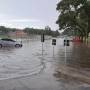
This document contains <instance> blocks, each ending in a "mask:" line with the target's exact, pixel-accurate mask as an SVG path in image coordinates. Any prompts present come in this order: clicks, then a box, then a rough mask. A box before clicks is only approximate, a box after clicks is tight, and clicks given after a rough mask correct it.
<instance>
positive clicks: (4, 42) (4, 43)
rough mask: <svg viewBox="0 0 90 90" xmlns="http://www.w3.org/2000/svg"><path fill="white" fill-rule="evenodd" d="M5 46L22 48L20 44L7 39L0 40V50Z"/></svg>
mask: <svg viewBox="0 0 90 90" xmlns="http://www.w3.org/2000/svg"><path fill="white" fill-rule="evenodd" d="M7 46H14V47H22V44H21V43H19V42H17V41H15V40H13V39H9V38H3V39H0V48H2V47H7Z"/></svg>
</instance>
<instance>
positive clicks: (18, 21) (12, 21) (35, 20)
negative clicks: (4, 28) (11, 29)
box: [0, 19, 41, 23]
mask: <svg viewBox="0 0 90 90" xmlns="http://www.w3.org/2000/svg"><path fill="white" fill-rule="evenodd" d="M0 22H2V23H29V22H31V23H32V22H35V23H37V22H41V21H40V20H38V19H2V20H0Z"/></svg>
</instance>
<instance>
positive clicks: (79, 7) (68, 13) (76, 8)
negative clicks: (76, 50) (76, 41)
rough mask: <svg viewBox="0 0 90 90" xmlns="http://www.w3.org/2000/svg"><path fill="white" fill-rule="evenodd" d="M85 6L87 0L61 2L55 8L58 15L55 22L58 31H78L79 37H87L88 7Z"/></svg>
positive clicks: (65, 0)
mask: <svg viewBox="0 0 90 90" xmlns="http://www.w3.org/2000/svg"><path fill="white" fill-rule="evenodd" d="M87 4H89V3H87V0H61V1H60V2H59V3H58V4H57V8H56V9H57V11H58V12H59V13H60V14H59V16H58V20H57V21H56V23H57V24H58V25H59V28H60V30H62V29H64V30H69V31H71V30H75V31H77V30H78V32H79V35H80V36H88V34H89V32H90V29H88V26H89V24H88V23H89V21H88V20H90V19H89V16H88V14H90V12H89V10H90V6H89V5H87Z"/></svg>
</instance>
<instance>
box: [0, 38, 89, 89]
mask: <svg viewBox="0 0 90 90" xmlns="http://www.w3.org/2000/svg"><path fill="white" fill-rule="evenodd" d="M51 43H52V40H46V41H45V43H44V44H43V46H44V48H43V49H44V50H43V55H42V43H41V42H40V40H39V39H36V40H31V39H26V40H23V44H24V45H23V47H22V48H10V47H9V48H1V49H0V90H90V83H88V82H84V81H82V80H80V79H76V78H73V77H71V76H69V75H66V74H65V73H64V74H63V73H61V72H59V71H60V69H61V67H62V66H63V67H65V65H66V66H68V67H69V68H70V70H72V72H70V74H71V73H73V71H74V70H78V71H79V73H81V74H82V72H83V74H85V75H87V76H88V77H89V76H90V54H89V52H90V47H89V46H88V45H85V44H81V43H70V46H68V47H66V53H65V47H64V46H63V39H62V38H57V45H56V46H54V53H53V46H52V45H51ZM73 68H75V69H74V70H73ZM66 69H67V70H69V69H68V68H66ZM64 70H65V68H64ZM74 72H75V71H74ZM76 72H77V71H76ZM87 76H86V77H87Z"/></svg>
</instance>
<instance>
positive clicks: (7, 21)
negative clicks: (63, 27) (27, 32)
mask: <svg viewBox="0 0 90 90" xmlns="http://www.w3.org/2000/svg"><path fill="white" fill-rule="evenodd" d="M58 1H59V0H0V25H4V26H7V27H16V28H25V27H35V28H44V27H45V26H47V25H49V26H50V27H51V28H52V29H54V30H56V29H58V26H57V25H56V24H55V22H56V20H57V16H58V14H57V11H56V4H57V2H58Z"/></svg>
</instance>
